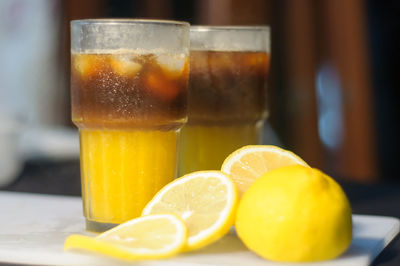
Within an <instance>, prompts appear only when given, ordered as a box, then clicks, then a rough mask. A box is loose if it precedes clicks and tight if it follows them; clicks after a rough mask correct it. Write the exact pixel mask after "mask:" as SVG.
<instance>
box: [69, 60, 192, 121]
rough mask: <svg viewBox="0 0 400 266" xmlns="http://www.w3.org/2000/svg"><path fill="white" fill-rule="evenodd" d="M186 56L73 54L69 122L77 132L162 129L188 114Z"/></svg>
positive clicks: (181, 119)
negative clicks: (110, 129)
mask: <svg viewBox="0 0 400 266" xmlns="http://www.w3.org/2000/svg"><path fill="white" fill-rule="evenodd" d="M187 61H188V60H187V59H186V56H184V55H170V54H135V53H132V52H124V53H118V54H116V53H113V54H73V55H72V57H71V97H72V98H71V101H72V120H73V122H74V123H75V124H76V125H77V126H78V127H80V128H83V127H87V128H112V129H113V128H123V129H129V128H164V129H170V128H171V129H172V128H177V127H179V126H181V125H182V123H183V122H185V120H186V115H187V111H186V109H187V106H186V105H187V79H188V72H189V69H188V62H187Z"/></svg>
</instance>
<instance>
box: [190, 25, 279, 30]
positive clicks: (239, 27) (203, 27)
mask: <svg viewBox="0 0 400 266" xmlns="http://www.w3.org/2000/svg"><path fill="white" fill-rule="evenodd" d="M231 30H232V31H267V32H269V31H271V27H270V26H269V25H254V26H251V25H249V26H244V25H231V26H211V25H210V26H208V25H191V26H190V31H191V32H192V31H193V32H211V31H231Z"/></svg>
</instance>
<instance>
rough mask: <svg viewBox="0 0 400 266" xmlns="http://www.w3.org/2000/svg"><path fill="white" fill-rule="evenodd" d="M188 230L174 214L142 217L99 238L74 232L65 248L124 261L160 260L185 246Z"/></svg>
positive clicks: (66, 242) (67, 240) (121, 225)
mask: <svg viewBox="0 0 400 266" xmlns="http://www.w3.org/2000/svg"><path fill="white" fill-rule="evenodd" d="M186 239H187V229H186V226H185V224H184V223H183V221H182V220H181V219H180V218H179V217H177V216H175V215H173V214H157V215H148V216H143V217H139V218H136V219H133V220H130V221H128V222H126V223H123V224H120V225H119V226H117V227H114V228H113V229H110V230H108V231H106V232H104V233H102V234H100V235H98V236H97V237H89V236H84V235H71V236H69V237H68V238H67V239H66V241H65V244H64V248H65V249H66V250H83V251H89V252H95V253H100V254H103V255H108V256H111V257H115V258H119V259H124V260H140V259H160V258H167V257H171V256H173V255H175V254H177V253H178V252H179V251H181V250H182V248H183V247H184V246H185V243H186Z"/></svg>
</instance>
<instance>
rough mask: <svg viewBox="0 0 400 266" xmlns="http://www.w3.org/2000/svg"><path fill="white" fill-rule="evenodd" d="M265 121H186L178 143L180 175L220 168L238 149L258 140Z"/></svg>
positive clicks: (256, 142) (257, 142)
mask: <svg viewBox="0 0 400 266" xmlns="http://www.w3.org/2000/svg"><path fill="white" fill-rule="evenodd" d="M261 127H262V123H257V124H239V125H227V126H209V125H185V126H184V127H183V128H182V131H181V138H180V145H179V164H178V165H179V167H178V169H179V170H178V171H179V176H181V175H184V174H188V173H191V172H193V171H199V170H219V169H220V168H221V165H222V163H223V161H224V160H225V158H226V157H227V156H228V155H229V154H230V153H232V152H233V151H235V150H236V149H238V148H240V147H242V146H244V145H249V144H259V142H260V134H261Z"/></svg>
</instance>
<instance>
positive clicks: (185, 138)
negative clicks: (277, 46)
mask: <svg viewBox="0 0 400 266" xmlns="http://www.w3.org/2000/svg"><path fill="white" fill-rule="evenodd" d="M269 38H270V37H269V27H267V26H257V27H245V26H239V27H208V26H192V27H191V29H190V78H189V104H188V106H189V108H188V115H189V116H188V123H187V124H186V125H185V126H184V128H183V129H182V132H181V143H180V155H179V156H180V158H179V173H180V175H182V174H186V173H189V172H192V171H196V170H208V169H219V168H220V167H221V164H222V162H223V161H224V159H225V158H226V156H227V155H229V154H230V153H231V152H233V151H234V150H236V149H237V148H239V147H241V146H243V145H248V144H259V143H260V137H261V129H262V126H263V122H264V120H265V118H266V117H267V107H266V81H267V76H268V70H269V55H270V50H269V49H270V48H269V47H270V45H269V43H270V40H269Z"/></svg>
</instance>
